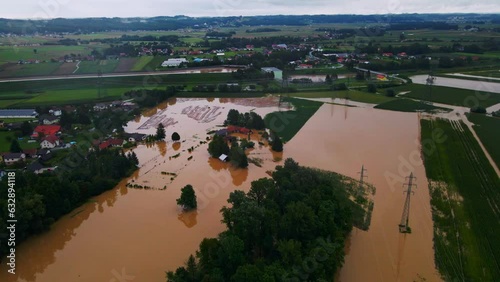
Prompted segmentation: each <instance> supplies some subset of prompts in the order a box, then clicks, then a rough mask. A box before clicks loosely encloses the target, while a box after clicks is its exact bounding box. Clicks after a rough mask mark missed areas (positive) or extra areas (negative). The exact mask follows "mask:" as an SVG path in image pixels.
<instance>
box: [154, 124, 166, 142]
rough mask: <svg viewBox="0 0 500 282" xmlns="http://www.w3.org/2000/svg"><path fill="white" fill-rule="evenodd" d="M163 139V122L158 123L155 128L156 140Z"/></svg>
mask: <svg viewBox="0 0 500 282" xmlns="http://www.w3.org/2000/svg"><path fill="white" fill-rule="evenodd" d="M163 139H165V127H164V126H163V123H159V124H158V127H157V128H156V140H163Z"/></svg>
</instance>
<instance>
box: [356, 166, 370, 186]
mask: <svg viewBox="0 0 500 282" xmlns="http://www.w3.org/2000/svg"><path fill="white" fill-rule="evenodd" d="M365 172H367V169H366V168H365V165H362V166H361V171H360V172H358V173H359V174H360V177H359V187H360V188H362V187H363V183H364V180H365V177H368V175H365Z"/></svg>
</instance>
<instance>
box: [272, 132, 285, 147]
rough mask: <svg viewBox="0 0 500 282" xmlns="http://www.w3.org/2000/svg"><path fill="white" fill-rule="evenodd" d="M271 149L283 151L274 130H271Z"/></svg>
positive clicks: (281, 143) (279, 139)
mask: <svg viewBox="0 0 500 282" xmlns="http://www.w3.org/2000/svg"><path fill="white" fill-rule="evenodd" d="M271 139H272V141H271V149H272V150H273V151H275V152H283V142H282V141H281V138H280V137H279V136H278V134H276V132H271Z"/></svg>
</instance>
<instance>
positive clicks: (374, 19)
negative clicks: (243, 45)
mask: <svg viewBox="0 0 500 282" xmlns="http://www.w3.org/2000/svg"><path fill="white" fill-rule="evenodd" d="M426 22H427V23H429V22H434V23H446V24H449V25H450V26H451V27H454V26H455V25H456V24H457V23H469V24H479V23H500V14H397V15H392V14H391V15H303V16H295V15H294V16H291V15H274V16H253V17H199V18H198V17H196V18H194V17H187V16H173V17H153V18H82V19H64V18H57V19H51V20H12V19H0V33H14V34H34V33H60V32H71V33H75V32H82V33H89V32H103V31H131V30H177V29H182V28H193V29H197V28H199V29H201V28H207V27H223V26H235V27H236V26H261V25H289V26H304V25H310V24H325V23H367V24H373V23H380V24H386V25H389V26H392V25H394V26H396V25H398V24H399V25H400V27H401V28H403V27H405V28H406V27H408V26H409V25H408V23H426ZM419 26H422V27H424V28H425V25H419ZM438 26H440V27H442V25H439V24H438ZM429 28H432V26H430V27H429Z"/></svg>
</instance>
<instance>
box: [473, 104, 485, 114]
mask: <svg viewBox="0 0 500 282" xmlns="http://www.w3.org/2000/svg"><path fill="white" fill-rule="evenodd" d="M470 112H471V113H476V114H485V113H486V109H485V108H483V107H481V106H477V107H472V108H470Z"/></svg>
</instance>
